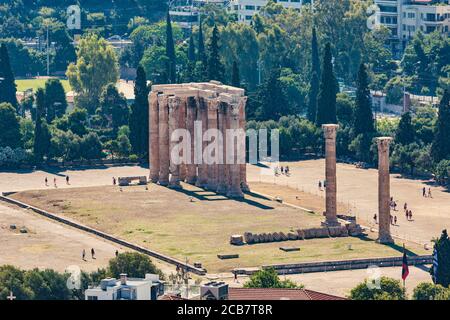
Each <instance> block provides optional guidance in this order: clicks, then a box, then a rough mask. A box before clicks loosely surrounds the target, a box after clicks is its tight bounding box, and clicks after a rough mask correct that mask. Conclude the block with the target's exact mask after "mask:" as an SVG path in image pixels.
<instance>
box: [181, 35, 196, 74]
mask: <svg viewBox="0 0 450 320" xmlns="http://www.w3.org/2000/svg"><path fill="white" fill-rule="evenodd" d="M196 58H197V57H196V55H195V43H194V37H193V35H192V32H191V36H190V37H189V48H188V63H187V66H186V74H185V76H184V78H185V81H186V82H190V81H195V80H196V79H195V76H194V71H195V63H196Z"/></svg>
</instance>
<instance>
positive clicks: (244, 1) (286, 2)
mask: <svg viewBox="0 0 450 320" xmlns="http://www.w3.org/2000/svg"><path fill="white" fill-rule="evenodd" d="M267 2H269V0H231V1H230V4H229V8H230V11H231V12H235V13H236V14H237V17H238V21H240V22H245V23H250V21H251V20H252V17H253V15H254V14H255V13H257V12H258V11H259V10H261V8H262V7H264V6H265V5H266V4H267ZM277 2H278V3H279V4H281V5H283V7H285V8H293V9H297V10H300V8H301V7H302V5H303V4H307V3H312V2H314V1H313V0H277Z"/></svg>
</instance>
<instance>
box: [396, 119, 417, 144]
mask: <svg viewBox="0 0 450 320" xmlns="http://www.w3.org/2000/svg"><path fill="white" fill-rule="evenodd" d="M415 135H416V131H415V130H414V127H413V124H412V121H411V114H410V113H409V112H405V113H404V114H403V115H402V118H401V119H400V122H399V124H398V128H397V132H396V133H395V142H396V143H399V144H402V145H407V144H410V143H413V142H414V140H415Z"/></svg>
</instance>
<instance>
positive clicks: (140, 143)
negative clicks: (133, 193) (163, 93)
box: [129, 66, 150, 156]
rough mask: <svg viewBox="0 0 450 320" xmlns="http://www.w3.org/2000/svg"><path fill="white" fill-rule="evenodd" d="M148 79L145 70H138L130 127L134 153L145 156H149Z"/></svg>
mask: <svg viewBox="0 0 450 320" xmlns="http://www.w3.org/2000/svg"><path fill="white" fill-rule="evenodd" d="M149 91H150V90H149V88H148V86H147V79H146V75H145V71H144V68H142V66H139V67H138V69H137V76H136V82H135V85H134V96H135V100H134V103H133V105H132V106H131V113H130V120H129V127H130V142H131V145H132V150H133V153H135V154H138V155H141V156H144V155H146V154H148V132H149V131H148V130H149V129H148V128H149V127H148V126H149V125H148V117H149V115H148V109H149V105H148V94H149Z"/></svg>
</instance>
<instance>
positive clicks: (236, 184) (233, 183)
mask: <svg viewBox="0 0 450 320" xmlns="http://www.w3.org/2000/svg"><path fill="white" fill-rule="evenodd" d="M229 106H230V107H229V109H228V110H229V111H230V112H229V121H230V129H232V130H238V129H239V108H240V105H239V104H230V105H229ZM233 140H234V139H233ZM237 140H238V141H227V142H229V143H232V148H233V149H234V157H233V159H228V160H232V163H230V164H229V172H228V173H229V175H230V177H229V181H230V185H229V188H228V193H227V196H228V197H230V198H243V197H244V193H243V192H242V189H241V173H240V171H241V170H240V169H241V165H240V164H239V163H238V148H239V138H238V139H237Z"/></svg>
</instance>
